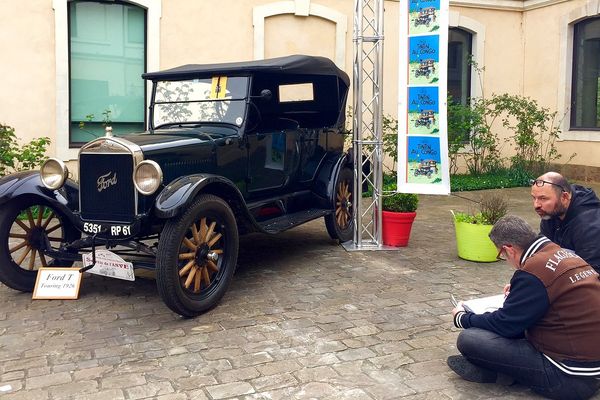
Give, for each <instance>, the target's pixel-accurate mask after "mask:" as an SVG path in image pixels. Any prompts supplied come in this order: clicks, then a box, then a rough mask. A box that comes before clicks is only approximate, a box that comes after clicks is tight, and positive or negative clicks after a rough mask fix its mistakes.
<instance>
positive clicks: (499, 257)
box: [496, 246, 506, 261]
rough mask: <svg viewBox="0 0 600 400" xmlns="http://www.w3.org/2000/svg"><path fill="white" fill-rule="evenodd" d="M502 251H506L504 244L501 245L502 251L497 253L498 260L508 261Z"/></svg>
mask: <svg viewBox="0 0 600 400" xmlns="http://www.w3.org/2000/svg"><path fill="white" fill-rule="evenodd" d="M502 253H504V246H502V247H500V251H499V252H498V255H496V261H506V256H505V255H504V254H502Z"/></svg>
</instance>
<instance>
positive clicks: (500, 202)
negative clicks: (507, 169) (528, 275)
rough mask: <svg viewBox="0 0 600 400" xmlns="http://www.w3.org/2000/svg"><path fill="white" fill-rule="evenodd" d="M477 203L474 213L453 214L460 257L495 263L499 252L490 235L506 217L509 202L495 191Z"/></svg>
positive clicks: (483, 196)
mask: <svg viewBox="0 0 600 400" xmlns="http://www.w3.org/2000/svg"><path fill="white" fill-rule="evenodd" d="M477 203H478V208H477V210H476V211H474V212H470V213H463V212H452V215H453V216H454V227H455V230H456V248H457V250H458V256H459V257H460V258H462V259H465V260H469V261H478V262H493V261H496V256H497V250H496V246H494V244H493V243H492V241H491V240H490V238H489V236H488V235H489V234H490V231H491V230H492V226H493V225H494V224H495V223H496V222H497V221H498V220H499V219H500V218H502V217H503V216H504V215H506V210H507V208H508V200H507V198H506V197H505V196H503V195H501V194H500V193H499V192H495V191H493V192H487V193H486V194H484V195H482V196H481V198H480V200H479V201H478V202H477Z"/></svg>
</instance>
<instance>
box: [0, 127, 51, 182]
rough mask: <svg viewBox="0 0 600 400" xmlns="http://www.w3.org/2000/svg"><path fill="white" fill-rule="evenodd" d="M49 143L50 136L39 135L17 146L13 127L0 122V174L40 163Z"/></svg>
mask: <svg viewBox="0 0 600 400" xmlns="http://www.w3.org/2000/svg"><path fill="white" fill-rule="evenodd" d="M49 144H50V138H48V137H41V138H36V139H33V140H31V141H30V142H29V143H26V144H25V145H23V146H21V147H19V144H18V141H17V137H16V134H15V129H14V128H13V127H11V126H8V125H3V124H0V176H2V175H6V174H7V173H10V172H12V171H23V170H27V169H33V168H35V167H36V166H38V165H41V164H42V163H43V162H44V160H45V159H46V155H45V154H46V149H47V147H48V145H49Z"/></svg>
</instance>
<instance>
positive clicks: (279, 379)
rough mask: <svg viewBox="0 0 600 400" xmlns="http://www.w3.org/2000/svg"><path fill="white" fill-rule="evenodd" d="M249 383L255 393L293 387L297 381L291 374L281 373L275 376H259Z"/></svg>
mask: <svg viewBox="0 0 600 400" xmlns="http://www.w3.org/2000/svg"><path fill="white" fill-rule="evenodd" d="M250 383H251V384H252V386H254V388H255V389H256V390H257V391H265V390H274V389H280V388H285V387H295V386H296V385H297V384H298V381H297V380H296V378H295V377H294V376H293V375H292V374H291V373H287V372H286V373H282V374H276V375H268V376H260V377H258V378H256V379H252V380H250Z"/></svg>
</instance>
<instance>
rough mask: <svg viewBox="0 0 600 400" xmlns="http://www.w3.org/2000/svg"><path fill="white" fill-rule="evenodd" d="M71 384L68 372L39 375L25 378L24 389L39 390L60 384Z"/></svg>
mask: <svg viewBox="0 0 600 400" xmlns="http://www.w3.org/2000/svg"><path fill="white" fill-rule="evenodd" d="M68 382H71V374H70V373H68V372H59V373H57V374H50V375H40V376H34V377H31V378H27V379H26V380H25V388H26V389H27V390H30V389H39V388H47V387H48V386H54V385H60V384H61V383H68Z"/></svg>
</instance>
